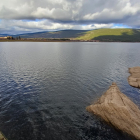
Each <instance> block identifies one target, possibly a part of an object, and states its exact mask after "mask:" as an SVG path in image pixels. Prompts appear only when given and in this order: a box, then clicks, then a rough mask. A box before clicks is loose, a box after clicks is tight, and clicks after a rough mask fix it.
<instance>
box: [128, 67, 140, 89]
mask: <svg viewBox="0 0 140 140" xmlns="http://www.w3.org/2000/svg"><path fill="white" fill-rule="evenodd" d="M129 73H130V74H131V75H130V76H129V77H128V83H129V85H130V86H133V87H136V88H140V67H133V68H129Z"/></svg>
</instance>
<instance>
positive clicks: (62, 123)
mask: <svg viewBox="0 0 140 140" xmlns="http://www.w3.org/2000/svg"><path fill="white" fill-rule="evenodd" d="M114 46H115V47H114ZM134 48H135V49H134ZM139 53H140V48H139V43H135V44H133V43H93V42H91V43H18V42H16V43H12V44H11V43H0V129H1V131H2V132H3V133H4V134H5V135H6V136H7V138H8V139H9V140H12V139H14V140H25V139H26V140H32V139H34V140H46V139H49V140H50V139H51V140H59V139H60V140H95V139H96V140H124V139H131V138H128V137H127V136H126V135H125V134H122V133H121V132H119V131H116V130H114V129H113V128H111V127H110V126H108V125H106V124H105V123H104V122H103V121H101V120H100V119H99V118H97V117H96V116H94V115H91V114H89V113H88V112H86V110H85V108H86V106H88V105H89V104H91V103H94V102H95V101H96V100H97V99H98V98H99V97H100V96H101V95H102V94H103V93H104V92H105V91H106V90H107V89H108V87H109V86H110V85H111V83H112V82H116V83H117V84H118V85H119V87H120V89H121V91H122V92H123V93H125V94H126V95H127V96H129V97H130V98H131V99H132V100H133V101H134V102H135V103H136V104H137V105H138V106H140V103H139V100H140V96H139V92H140V90H139V89H135V88H132V87H130V86H129V85H128V83H127V77H128V76H129V74H128V72H127V69H128V67H133V66H137V65H139V58H140V54H139Z"/></svg>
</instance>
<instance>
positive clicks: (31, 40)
mask: <svg viewBox="0 0 140 140" xmlns="http://www.w3.org/2000/svg"><path fill="white" fill-rule="evenodd" d="M0 42H129V43H140V42H135V41H134V42H133V41H112V40H107V41H100V40H75V39H63V38H62V39H61V38H60V39H55V38H52V39H45V38H44V39H39V38H23V39H0Z"/></svg>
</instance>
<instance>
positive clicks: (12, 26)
mask: <svg viewBox="0 0 140 140" xmlns="http://www.w3.org/2000/svg"><path fill="white" fill-rule="evenodd" d="M139 15H140V1H139V0H115V1H114V0H106V1H103V0H53V1H52V0H41V1H39V0H10V1H9V0H3V1H2V0H1V4H0V19H1V22H0V31H1V32H2V31H4V30H8V29H9V31H10V30H11V31H12V30H13V31H15V32H16V31H22V32H26V31H31V32H33V31H36V30H37V31H42V30H57V29H66V28H67V29H73V28H76V29H96V28H99V27H100V28H103V27H105V28H106V27H112V25H113V24H124V25H128V26H130V27H132V28H133V27H137V28H139V27H140V20H139V19H140V16H139ZM36 19H39V21H37V20H36ZM7 21H8V24H6V22H7Z"/></svg>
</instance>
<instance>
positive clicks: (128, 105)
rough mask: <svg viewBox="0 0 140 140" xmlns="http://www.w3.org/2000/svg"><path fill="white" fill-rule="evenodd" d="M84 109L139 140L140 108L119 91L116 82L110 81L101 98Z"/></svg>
mask: <svg viewBox="0 0 140 140" xmlns="http://www.w3.org/2000/svg"><path fill="white" fill-rule="evenodd" d="M86 109H87V111H89V112H91V113H94V114H95V115H97V116H99V117H101V118H102V119H103V120H105V121H106V122H107V123H108V124H110V125H112V126H114V127H115V128H116V129H119V130H121V131H123V132H125V133H127V134H129V135H131V136H133V137H134V138H136V139H138V140H140V110H139V109H138V107H137V106H136V105H135V104H134V103H133V102H132V101H131V100H130V99H129V98H128V97H127V96H126V95H124V94H123V93H121V92H120V90H119V88H118V87H117V85H116V83H112V85H111V86H110V87H109V89H108V90H107V91H106V92H105V93H104V94H103V95H102V96H101V98H99V100H98V101H97V102H96V103H95V104H93V105H90V106H88V107H87V108H86Z"/></svg>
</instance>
